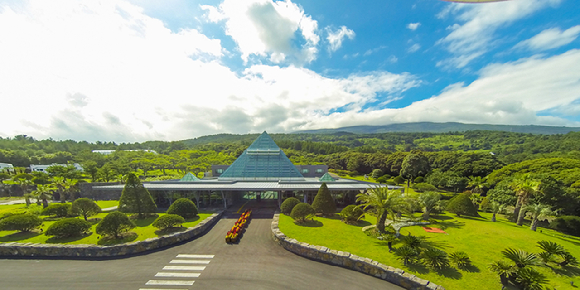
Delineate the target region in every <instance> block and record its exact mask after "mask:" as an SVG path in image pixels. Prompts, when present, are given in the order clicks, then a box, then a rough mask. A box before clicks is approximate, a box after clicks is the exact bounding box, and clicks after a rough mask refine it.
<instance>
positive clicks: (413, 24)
mask: <svg viewBox="0 0 580 290" xmlns="http://www.w3.org/2000/svg"><path fill="white" fill-rule="evenodd" d="M420 25H421V23H419V22H417V23H409V24H407V28H409V29H411V30H417V28H419V26H420Z"/></svg>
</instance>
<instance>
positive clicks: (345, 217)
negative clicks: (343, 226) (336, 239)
mask: <svg viewBox="0 0 580 290" xmlns="http://www.w3.org/2000/svg"><path fill="white" fill-rule="evenodd" d="M363 214H364V211H363V210H362V209H361V208H360V207H358V206H356V205H353V204H351V205H349V206H347V207H345V208H343V209H342V211H341V212H340V216H341V217H342V221H343V222H345V223H354V222H357V221H358V220H359V219H360V218H361V216H362V215H363Z"/></svg>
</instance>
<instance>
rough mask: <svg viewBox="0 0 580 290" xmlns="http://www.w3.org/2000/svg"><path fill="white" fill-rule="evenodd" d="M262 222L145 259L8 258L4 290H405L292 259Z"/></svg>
mask: <svg viewBox="0 0 580 290" xmlns="http://www.w3.org/2000/svg"><path fill="white" fill-rule="evenodd" d="M238 216H239V215H238ZM255 216H256V217H257V218H254V219H252V221H251V223H250V224H249V226H248V228H247V231H246V233H245V234H244V236H243V238H242V240H241V241H240V243H239V244H234V245H228V244H226V243H225V241H224V236H225V233H226V232H227V231H228V230H229V229H230V228H231V226H232V225H233V224H234V222H235V217H236V216H235V215H234V214H231V215H229V216H225V217H224V218H222V219H221V220H220V221H219V222H218V223H217V224H216V225H215V226H214V227H213V229H212V230H211V231H209V232H208V233H207V234H205V235H204V236H203V237H200V238H198V239H196V240H194V241H191V242H188V243H185V244H183V245H179V246H175V247H172V248H168V249H165V250H162V251H157V252H153V253H149V254H145V255H140V256H134V257H129V258H122V259H115V260H100V261H84V260H45V259H40V260H17V259H16V260H15V259H11V260H0V289H3V290H4V289H31V290H32V289H34V290H38V289H55V290H56V289H135V290H138V289H191V290H195V289H204V290H206V289H216V290H217V289H220V290H222V289H236V290H242V289H297V290H298V289H300V290H302V289H332V290H336V289H372V290H376V289H402V288H400V287H398V286H394V285H392V284H390V283H388V282H385V281H383V280H380V279H377V278H374V277H371V276H368V275H364V274H361V273H358V272H354V271H350V270H346V269H343V268H340V267H335V266H330V265H327V264H324V263H320V262H315V261H311V260H308V259H306V258H302V257H300V256H297V255H295V254H293V253H290V252H288V251H286V250H284V249H283V248H282V247H280V246H278V245H276V244H275V243H274V242H273V241H272V240H271V238H270V223H271V218H269V217H271V210H270V209H262V210H258V211H256V215H255ZM260 217H262V218H260ZM167 281H170V282H167ZM146 284H148V285H146ZM169 284H172V285H169Z"/></svg>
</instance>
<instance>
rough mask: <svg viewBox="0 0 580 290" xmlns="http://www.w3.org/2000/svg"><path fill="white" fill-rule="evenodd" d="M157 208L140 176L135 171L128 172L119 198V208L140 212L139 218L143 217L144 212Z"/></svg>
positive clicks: (153, 210)
mask: <svg viewBox="0 0 580 290" xmlns="http://www.w3.org/2000/svg"><path fill="white" fill-rule="evenodd" d="M156 209H157V206H156V205H155V201H153V197H151V194H150V193H149V191H148V190H147V188H145V187H144V186H143V184H141V181H140V180H139V178H138V177H137V176H136V175H135V174H133V173H129V174H127V182H126V183H125V187H124V188H123V192H122V193H121V199H120V200H119V210H120V211H121V212H125V213H138V214H139V218H142V217H143V214H144V213H154V212H155V210H156Z"/></svg>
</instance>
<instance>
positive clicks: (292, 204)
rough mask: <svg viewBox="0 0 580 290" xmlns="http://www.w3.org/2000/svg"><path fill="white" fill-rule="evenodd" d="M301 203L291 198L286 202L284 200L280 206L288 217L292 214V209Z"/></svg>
mask: <svg viewBox="0 0 580 290" xmlns="http://www.w3.org/2000/svg"><path fill="white" fill-rule="evenodd" d="M299 203H300V200H298V199H297V198H295V197H289V198H287V199H286V200H284V202H283V203H282V205H280V211H281V212H282V213H284V214H287V215H288V214H290V213H291V212H292V209H293V208H294V207H295V206H296V205H297V204H299Z"/></svg>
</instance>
